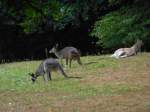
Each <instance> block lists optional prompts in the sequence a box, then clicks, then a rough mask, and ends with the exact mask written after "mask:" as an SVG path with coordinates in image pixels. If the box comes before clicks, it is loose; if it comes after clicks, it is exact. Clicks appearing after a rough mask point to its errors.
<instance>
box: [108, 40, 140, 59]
mask: <svg viewBox="0 0 150 112" xmlns="http://www.w3.org/2000/svg"><path fill="white" fill-rule="evenodd" d="M142 45H143V42H142V40H137V42H136V43H135V44H134V45H133V46H132V47H130V48H120V49H118V50H116V51H115V52H114V54H113V55H111V56H110V57H115V58H117V59H118V58H126V57H129V56H134V55H136V54H137V53H138V52H139V51H141V46H142Z"/></svg>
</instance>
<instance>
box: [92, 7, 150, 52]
mask: <svg viewBox="0 0 150 112" xmlns="http://www.w3.org/2000/svg"><path fill="white" fill-rule="evenodd" d="M135 5H136V4H135ZM145 24H150V10H149V7H148V6H145V5H144V6H139V5H136V6H128V7H127V6H126V7H123V8H121V9H120V10H117V11H113V12H110V13H108V14H107V15H105V16H103V17H101V18H100V20H98V21H97V22H96V23H95V25H94V29H93V31H92V32H91V35H92V36H93V37H96V38H98V40H99V41H98V42H97V44H98V45H101V46H102V47H103V48H109V49H110V50H112V49H116V48H119V47H125V46H131V45H132V44H133V43H134V42H135V41H136V40H137V39H142V40H148V41H150V39H149V37H150V30H149V29H146V28H144V25H145Z"/></svg>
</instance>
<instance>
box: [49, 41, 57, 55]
mask: <svg viewBox="0 0 150 112" xmlns="http://www.w3.org/2000/svg"><path fill="white" fill-rule="evenodd" d="M57 48H58V43H57V44H56V45H55V46H54V47H53V48H52V49H51V50H50V51H49V53H55V52H56V51H57Z"/></svg>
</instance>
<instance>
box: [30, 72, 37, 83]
mask: <svg viewBox="0 0 150 112" xmlns="http://www.w3.org/2000/svg"><path fill="white" fill-rule="evenodd" d="M29 75H30V76H31V80H32V82H35V81H36V79H37V77H36V76H35V74H34V73H29Z"/></svg>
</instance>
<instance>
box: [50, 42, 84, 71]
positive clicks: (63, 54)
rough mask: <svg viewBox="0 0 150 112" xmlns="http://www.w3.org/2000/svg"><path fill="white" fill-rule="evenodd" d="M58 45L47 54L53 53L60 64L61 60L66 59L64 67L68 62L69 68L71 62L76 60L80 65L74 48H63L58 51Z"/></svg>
mask: <svg viewBox="0 0 150 112" xmlns="http://www.w3.org/2000/svg"><path fill="white" fill-rule="evenodd" d="M57 47H58V44H56V45H55V46H54V47H53V48H52V49H51V50H50V51H49V53H54V54H55V55H56V56H57V58H59V59H60V60H61V64H62V59H66V65H68V61H69V67H70V68H71V62H72V60H77V62H78V64H80V65H82V63H81V60H80V53H79V51H78V50H77V49H76V48H75V47H65V48H63V49H61V50H60V51H58V49H57Z"/></svg>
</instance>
